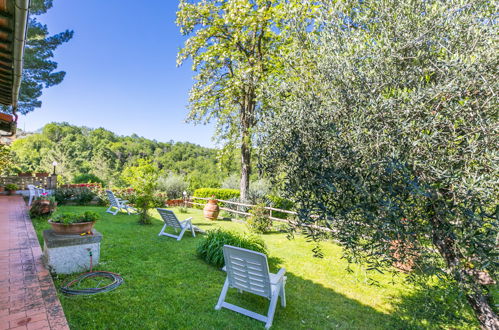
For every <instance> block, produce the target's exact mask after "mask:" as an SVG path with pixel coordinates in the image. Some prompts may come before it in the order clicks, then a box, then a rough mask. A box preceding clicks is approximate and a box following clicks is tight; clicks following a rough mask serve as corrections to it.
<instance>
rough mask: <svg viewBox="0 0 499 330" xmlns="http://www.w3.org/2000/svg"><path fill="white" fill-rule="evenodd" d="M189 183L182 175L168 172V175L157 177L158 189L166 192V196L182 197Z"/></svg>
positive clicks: (171, 197)
mask: <svg viewBox="0 0 499 330" xmlns="http://www.w3.org/2000/svg"><path fill="white" fill-rule="evenodd" d="M188 187H189V184H188V183H187V182H186V181H185V178H184V177H183V176H182V175H176V174H173V173H170V174H169V175H168V176H162V177H160V178H159V179H158V190H159V191H161V192H162V193H165V194H166V198H168V199H175V198H182V196H183V192H184V191H186V190H187V189H188Z"/></svg>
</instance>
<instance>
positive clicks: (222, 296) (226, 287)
mask: <svg viewBox="0 0 499 330" xmlns="http://www.w3.org/2000/svg"><path fill="white" fill-rule="evenodd" d="M228 290H229V278H228V277H226V278H225V283H224V287H223V288H222V292H220V297H218V303H217V305H216V306H215V309H216V310H217V311H218V310H220V309H221V308H222V304H223V302H224V301H225V297H226V296H227V291H228Z"/></svg>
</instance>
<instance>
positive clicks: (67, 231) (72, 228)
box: [48, 220, 95, 235]
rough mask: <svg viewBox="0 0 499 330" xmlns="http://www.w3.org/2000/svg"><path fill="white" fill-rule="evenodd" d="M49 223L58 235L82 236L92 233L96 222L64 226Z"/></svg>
mask: <svg viewBox="0 0 499 330" xmlns="http://www.w3.org/2000/svg"><path fill="white" fill-rule="evenodd" d="M48 223H50V225H51V226H52V229H53V230H54V232H55V233H56V234H57V235H80V234H82V233H86V232H89V231H91V230H92V228H93V227H94V224H95V221H92V222H80V223H71V224H63V223H58V222H52V221H51V220H49V221H48Z"/></svg>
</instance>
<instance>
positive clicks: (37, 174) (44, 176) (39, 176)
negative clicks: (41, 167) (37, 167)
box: [35, 173, 49, 178]
mask: <svg viewBox="0 0 499 330" xmlns="http://www.w3.org/2000/svg"><path fill="white" fill-rule="evenodd" d="M35 176H36V177H37V178H46V177H48V176H49V174H48V173H35Z"/></svg>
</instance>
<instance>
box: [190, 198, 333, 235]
mask: <svg viewBox="0 0 499 330" xmlns="http://www.w3.org/2000/svg"><path fill="white" fill-rule="evenodd" d="M196 199H199V200H205V201H208V200H210V198H204V197H191V198H189V199H188V200H186V204H190V205H191V206H192V205H199V206H204V205H205V204H202V203H196V202H193V200H196ZM217 201H219V202H222V203H224V204H231V205H236V206H242V207H245V208H252V207H255V206H256V205H252V204H246V203H240V202H234V201H226V200H223V199H217ZM264 209H265V210H268V211H269V216H268V217H269V219H271V220H274V221H278V222H284V223H291V221H290V220H288V219H282V218H277V217H274V216H273V212H281V213H286V214H291V215H294V216H296V215H298V213H296V212H294V211H288V210H283V209H277V208H275V207H270V206H266V207H265V208H264ZM220 210H224V211H227V212H231V213H235V214H239V215H244V216H251V213H248V212H244V211H240V210H234V209H231V208H227V207H220ZM312 218H316V216H312ZM304 226H305V227H309V228H313V229H318V230H322V231H327V232H332V230H331V229H329V228H327V227H324V226H319V225H315V224H309V225H304Z"/></svg>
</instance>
